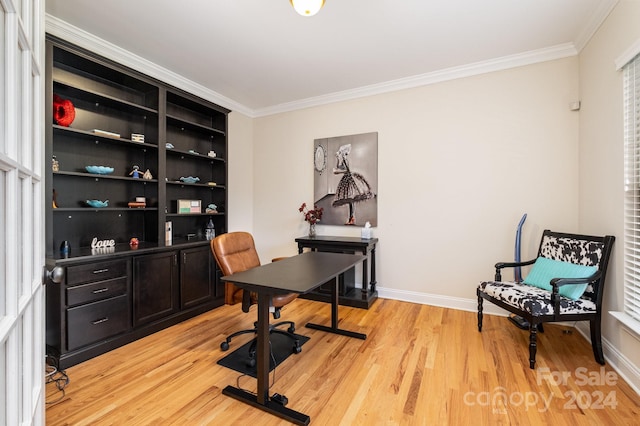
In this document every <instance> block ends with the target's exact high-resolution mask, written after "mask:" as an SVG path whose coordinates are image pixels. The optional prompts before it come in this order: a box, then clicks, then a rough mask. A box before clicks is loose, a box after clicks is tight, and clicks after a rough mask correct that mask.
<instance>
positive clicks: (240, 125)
mask: <svg viewBox="0 0 640 426" xmlns="http://www.w3.org/2000/svg"><path fill="white" fill-rule="evenodd" d="M227 124H228V130H229V131H228V136H227V142H228V151H229V152H228V155H227V157H228V158H227V160H228V161H229V168H228V169H227V173H228V176H227V178H228V182H227V197H228V200H227V201H228V203H229V207H228V208H227V210H228V211H230V212H232V214H229V215H228V217H227V226H228V227H229V229H228V230H227V231H248V232H253V176H254V173H253V120H252V119H251V118H249V117H247V116H245V115H243V114H240V113H238V112H231V113H230V114H229V116H228V123H227Z"/></svg>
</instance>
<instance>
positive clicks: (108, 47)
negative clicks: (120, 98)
mask: <svg viewBox="0 0 640 426" xmlns="http://www.w3.org/2000/svg"><path fill="white" fill-rule="evenodd" d="M45 31H46V32H47V33H49V34H51V35H54V36H56V37H59V38H61V39H63V40H66V41H68V42H70V43H73V44H75V45H77V46H80V47H83V48H85V49H88V50H90V51H92V52H95V53H96V54H98V55H101V56H103V57H105V58H108V59H111V60H113V61H115V62H117V63H119V64H122V65H124V66H127V67H129V68H132V69H135V70H139V71H140V72H142V73H143V74H146V75H148V76H150V77H153V78H155V79H158V80H160V81H162V82H164V83H167V84H170V85H172V86H175V87H177V88H179V89H182V90H184V91H186V92H189V93H193V94H195V95H197V96H199V97H201V98H203V99H206V100H207V101H210V102H213V103H215V104H218V105H220V106H223V107H225V108H227V109H230V110H232V111H237V112H240V113H242V114H245V115H248V116H250V117H251V116H253V111H252V110H251V109H250V108H247V107H246V106H244V105H242V104H239V103H237V102H235V101H234V100H232V99H229V98H227V97H226V96H223V95H221V94H219V93H217V92H215V91H213V90H211V89H209V88H207V87H205V86H202V85H201V84H198V83H195V82H193V81H191V80H189V79H186V78H184V77H182V76H180V75H179V74H176V73H175V72H173V71H171V70H168V69H166V68H163V67H161V66H159V65H156V64H154V63H153V62H151V61H149V60H147V59H144V58H142V57H140V56H138V55H135V54H133V53H131V52H129V51H127V50H125V49H122V48H121V47H118V46H116V45H115V44H112V43H109V42H108V41H106V40H103V39H101V38H99V37H96V36H95V35H93V34H91V33H89V32H87V31H84V30H82V29H80V28H78V27H75V26H73V25H71V24H69V23H67V22H65V21H63V20H61V19H59V18H56V17H55V16H52V15H50V14H46V17H45Z"/></svg>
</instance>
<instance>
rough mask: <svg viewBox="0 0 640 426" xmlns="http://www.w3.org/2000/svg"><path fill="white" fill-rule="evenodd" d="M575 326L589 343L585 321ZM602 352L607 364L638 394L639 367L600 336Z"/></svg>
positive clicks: (639, 392)
mask: <svg viewBox="0 0 640 426" xmlns="http://www.w3.org/2000/svg"><path fill="white" fill-rule="evenodd" d="M575 328H576V330H578V332H579V333H580V334H582V336H583V337H584V338H585V339H586V340H587V341H588V342H589V343H591V333H590V331H589V325H588V324H587V322H586V321H583V322H580V323H578V324H576V327H575ZM602 352H603V353H604V359H605V361H606V362H607V364H609V365H610V366H611V368H613V369H614V370H615V371H616V373H618V374H619V375H620V377H622V378H623V379H624V380H625V381H626V382H627V383H628V384H629V386H631V388H632V389H633V390H634V391H636V393H637V394H638V395H640V369H639V368H638V366H636V365H634V364H633V363H632V362H631V361H630V360H629V358H627V357H626V356H624V354H622V353H620V351H619V350H618V349H617V348H616V347H615V346H613V345H612V344H611V342H609V341H608V340H607V339H605V338H604V337H603V338H602Z"/></svg>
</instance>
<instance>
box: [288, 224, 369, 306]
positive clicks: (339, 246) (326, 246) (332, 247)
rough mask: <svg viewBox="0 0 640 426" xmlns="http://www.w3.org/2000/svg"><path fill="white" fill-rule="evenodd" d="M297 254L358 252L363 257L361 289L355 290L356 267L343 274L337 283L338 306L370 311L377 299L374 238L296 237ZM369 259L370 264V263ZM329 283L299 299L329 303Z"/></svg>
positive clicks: (330, 283) (330, 284)
mask: <svg viewBox="0 0 640 426" xmlns="http://www.w3.org/2000/svg"><path fill="white" fill-rule="evenodd" d="M295 241H296V243H298V253H302V252H303V251H304V249H305V248H307V249H309V250H310V251H321V252H332V253H349V254H358V253H361V254H363V255H364V256H366V259H365V260H364V262H362V288H361V289H360V288H356V287H355V268H352V269H350V270H349V271H347V272H345V273H344V274H343V276H342V277H341V278H340V280H339V289H338V302H339V303H340V304H341V305H345V306H353V307H356V308H364V309H369V308H370V307H371V305H372V304H373V302H374V301H375V300H376V299H377V298H378V291H377V290H376V243H377V242H378V239H377V238H369V239H364V238H359V237H332V236H315V237H300V238H296V240H295ZM369 260H370V261H369ZM331 287H332V282H328V283H326V284H324V285H322V286H320V287H318V288H317V289H316V290H314V291H312V292H310V293H306V294H303V295H301V296H300V297H303V298H306V299H311V300H318V301H321V302H331Z"/></svg>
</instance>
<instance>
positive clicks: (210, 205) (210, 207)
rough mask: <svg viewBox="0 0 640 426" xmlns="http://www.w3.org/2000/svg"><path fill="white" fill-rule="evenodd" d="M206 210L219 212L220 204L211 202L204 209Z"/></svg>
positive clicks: (207, 211)
mask: <svg viewBox="0 0 640 426" xmlns="http://www.w3.org/2000/svg"><path fill="white" fill-rule="evenodd" d="M204 211H205V212H206V213H218V206H216V205H215V204H213V203H211V204H209V205H208V206H207V207H206V208H205V209H204Z"/></svg>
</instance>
